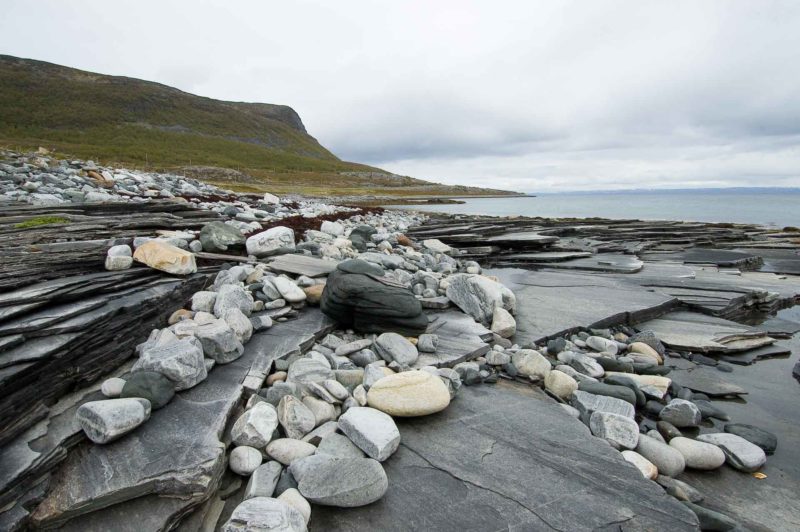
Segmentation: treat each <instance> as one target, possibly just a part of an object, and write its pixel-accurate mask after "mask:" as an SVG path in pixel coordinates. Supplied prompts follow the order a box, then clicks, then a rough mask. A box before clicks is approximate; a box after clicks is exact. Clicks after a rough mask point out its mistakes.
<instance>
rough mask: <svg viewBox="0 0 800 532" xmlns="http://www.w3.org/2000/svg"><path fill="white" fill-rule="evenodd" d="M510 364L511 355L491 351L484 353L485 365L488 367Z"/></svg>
mask: <svg viewBox="0 0 800 532" xmlns="http://www.w3.org/2000/svg"><path fill="white" fill-rule="evenodd" d="M509 362H511V355H509V354H508V353H502V352H500V351H495V350H491V351H489V352H488V353H486V363H487V364H489V365H490V366H504V365H506V364H508V363H509Z"/></svg>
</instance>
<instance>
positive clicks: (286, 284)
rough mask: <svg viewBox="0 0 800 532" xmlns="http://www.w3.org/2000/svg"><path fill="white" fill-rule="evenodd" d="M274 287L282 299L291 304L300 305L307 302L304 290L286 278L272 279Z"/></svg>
mask: <svg viewBox="0 0 800 532" xmlns="http://www.w3.org/2000/svg"><path fill="white" fill-rule="evenodd" d="M270 280H271V281H272V284H273V286H274V287H275V288H276V289H277V290H278V292H279V293H280V294H281V297H282V298H283V299H285V300H286V301H287V302H289V303H299V302H301V301H305V300H306V293H305V292H303V289H302V288H300V287H299V286H297V285H296V284H295V283H293V282H292V281H290V280H289V279H287V278H285V277H272V278H271V279H270Z"/></svg>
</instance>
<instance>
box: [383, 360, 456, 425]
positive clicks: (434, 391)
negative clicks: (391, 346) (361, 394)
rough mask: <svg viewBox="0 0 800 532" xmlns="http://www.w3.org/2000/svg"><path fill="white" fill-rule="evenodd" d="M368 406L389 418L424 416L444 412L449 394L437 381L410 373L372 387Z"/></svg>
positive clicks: (448, 402) (437, 379)
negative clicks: (389, 416) (387, 415)
mask: <svg viewBox="0 0 800 532" xmlns="http://www.w3.org/2000/svg"><path fill="white" fill-rule="evenodd" d="M367 404H369V406H371V407H372V408H376V409H378V410H380V411H382V412H385V413H387V414H389V415H391V416H399V417H414V416H426V415H428V414H433V413H434V412H440V411H442V410H444V409H445V408H447V405H449V404H450V393H449V391H448V390H447V386H446V385H445V384H444V383H443V382H442V381H441V379H439V378H438V377H435V376H433V375H431V374H430V373H428V372H425V371H418V370H412V371H405V372H403V373H397V374H394V375H389V376H387V377H384V378H382V379H380V380H378V381H377V382H376V383H374V384H373V385H372V386H371V387H370V389H369V391H368V392H367Z"/></svg>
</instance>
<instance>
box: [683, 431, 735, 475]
mask: <svg viewBox="0 0 800 532" xmlns="http://www.w3.org/2000/svg"><path fill="white" fill-rule="evenodd" d="M669 445H670V447H674V448H675V449H677V450H678V451H679V452H680V453H681V454H682V455H683V459H684V460H685V462H686V467H691V468H693V469H706V470H710V469H717V468H718V467H720V466H722V464H724V463H725V453H723V452H722V449H720V448H719V447H717V446H716V445H713V444H711V443H705V442H702V441H697V440H692V439H689V438H684V437H677V438H672V439H671V440H669Z"/></svg>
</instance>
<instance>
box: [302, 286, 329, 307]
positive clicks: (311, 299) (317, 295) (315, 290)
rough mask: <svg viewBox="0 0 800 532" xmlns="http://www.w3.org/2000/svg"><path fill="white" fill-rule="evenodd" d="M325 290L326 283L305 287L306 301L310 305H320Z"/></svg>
mask: <svg viewBox="0 0 800 532" xmlns="http://www.w3.org/2000/svg"><path fill="white" fill-rule="evenodd" d="M323 290H325V285H324V284H315V285H314V286H307V287H305V288H303V292H305V294H306V303H308V304H309V305H319V301H320V299H322V291H323Z"/></svg>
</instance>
